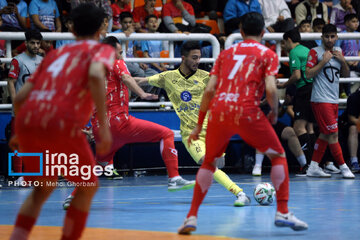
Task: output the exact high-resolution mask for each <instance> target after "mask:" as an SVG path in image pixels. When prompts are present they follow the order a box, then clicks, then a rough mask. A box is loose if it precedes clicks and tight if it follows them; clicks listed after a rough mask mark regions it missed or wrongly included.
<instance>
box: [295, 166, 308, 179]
mask: <svg viewBox="0 0 360 240" xmlns="http://www.w3.org/2000/svg"><path fill="white" fill-rule="evenodd" d="M308 168H309V165H307V164H305V165H304V166H303V167H300V171H299V172H298V173H296V174H295V176H297V177H306V172H307V170H308Z"/></svg>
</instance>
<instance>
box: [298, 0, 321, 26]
mask: <svg viewBox="0 0 360 240" xmlns="http://www.w3.org/2000/svg"><path fill="white" fill-rule="evenodd" d="M315 18H322V19H324V21H325V22H326V23H327V22H328V7H327V6H326V4H325V3H321V2H319V0H305V1H303V2H302V3H300V4H299V5H298V6H297V7H296V9H295V19H296V23H297V24H299V23H300V22H301V21H302V20H304V19H306V20H310V21H313V20H314V19H315Z"/></svg>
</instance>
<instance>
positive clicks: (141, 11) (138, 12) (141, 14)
mask: <svg viewBox="0 0 360 240" xmlns="http://www.w3.org/2000/svg"><path fill="white" fill-rule="evenodd" d="M132 15H133V18H134V22H136V23H140V25H141V27H143V28H144V27H145V18H146V17H147V16H148V15H149V14H148V12H147V11H145V8H144V6H141V7H136V8H134V11H133V12H132ZM153 15H155V16H157V17H158V18H159V17H161V12H159V11H156V10H154V12H153Z"/></svg>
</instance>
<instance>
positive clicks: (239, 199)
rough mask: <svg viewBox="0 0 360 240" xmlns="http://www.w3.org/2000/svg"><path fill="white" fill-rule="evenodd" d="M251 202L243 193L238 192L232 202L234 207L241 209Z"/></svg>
mask: <svg viewBox="0 0 360 240" xmlns="http://www.w3.org/2000/svg"><path fill="white" fill-rule="evenodd" d="M250 202H251V200H250V198H249V197H248V196H247V195H246V194H245V193H244V192H239V193H238V195H237V196H236V200H235V202H234V206H235V207H243V206H247V205H249V204H250Z"/></svg>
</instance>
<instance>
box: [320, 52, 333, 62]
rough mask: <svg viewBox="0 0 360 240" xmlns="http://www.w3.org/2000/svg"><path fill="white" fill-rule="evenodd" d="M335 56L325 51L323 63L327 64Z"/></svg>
mask: <svg viewBox="0 0 360 240" xmlns="http://www.w3.org/2000/svg"><path fill="white" fill-rule="evenodd" d="M333 56H334V55H333V54H332V53H331V52H330V51H325V52H324V55H323V61H324V62H325V63H327V62H329V61H330V59H331V58H332V57H333Z"/></svg>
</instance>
